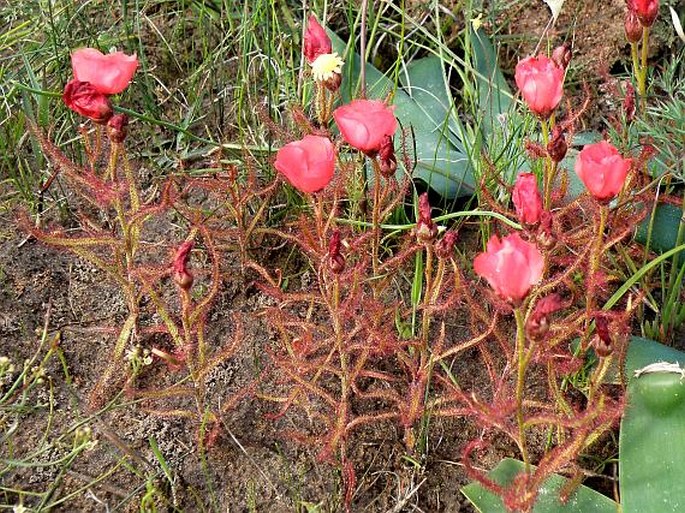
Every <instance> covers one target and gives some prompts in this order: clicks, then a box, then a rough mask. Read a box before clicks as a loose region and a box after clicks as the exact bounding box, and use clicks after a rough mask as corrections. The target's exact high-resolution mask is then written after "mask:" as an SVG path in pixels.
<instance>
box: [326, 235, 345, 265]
mask: <svg viewBox="0 0 685 513" xmlns="http://www.w3.org/2000/svg"><path fill="white" fill-rule="evenodd" d="M341 246H342V244H341V242H340V231H339V230H335V231H334V232H333V234H332V235H331V240H330V242H329V243H328V265H329V266H330V268H331V271H332V272H333V274H340V273H341V272H343V271H344V270H345V257H344V256H343V255H342V253H341V252H340V248H341Z"/></svg>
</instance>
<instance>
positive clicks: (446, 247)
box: [435, 230, 457, 260]
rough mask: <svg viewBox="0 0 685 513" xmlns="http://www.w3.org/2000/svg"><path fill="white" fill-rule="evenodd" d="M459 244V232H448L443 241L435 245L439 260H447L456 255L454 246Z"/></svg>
mask: <svg viewBox="0 0 685 513" xmlns="http://www.w3.org/2000/svg"><path fill="white" fill-rule="evenodd" d="M456 242H457V232H455V231H453V230H448V231H446V232H445V234H444V235H443V236H442V239H440V240H439V241H438V243H437V244H436V245H435V254H436V255H438V258H442V259H443V260H447V259H448V258H451V257H452V255H453V254H454V244H455V243H456Z"/></svg>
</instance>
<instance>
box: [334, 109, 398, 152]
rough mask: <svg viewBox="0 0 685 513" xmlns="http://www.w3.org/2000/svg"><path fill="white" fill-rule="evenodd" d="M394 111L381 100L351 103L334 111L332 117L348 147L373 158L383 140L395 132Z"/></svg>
mask: <svg viewBox="0 0 685 513" xmlns="http://www.w3.org/2000/svg"><path fill="white" fill-rule="evenodd" d="M394 110H395V107H394V106H393V107H388V106H387V105H386V104H385V103H383V102H382V101H380V100H352V101H351V102H350V103H348V104H347V105H343V106H342V107H338V108H337V109H335V110H334V111H333V118H334V119H335V122H336V124H337V125H338V128H339V129H340V133H341V134H342V136H343V138H344V139H345V141H346V142H347V143H348V144H349V145H350V146H353V147H354V148H357V149H358V150H360V151H363V152H364V153H366V154H368V155H375V154H376V153H378V150H380V148H381V146H382V145H383V142H384V140H385V139H386V137H387V136H391V137H392V135H393V134H394V133H395V130H397V119H395V114H394V113H393V111H394Z"/></svg>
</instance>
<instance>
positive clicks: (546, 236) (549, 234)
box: [535, 210, 557, 250]
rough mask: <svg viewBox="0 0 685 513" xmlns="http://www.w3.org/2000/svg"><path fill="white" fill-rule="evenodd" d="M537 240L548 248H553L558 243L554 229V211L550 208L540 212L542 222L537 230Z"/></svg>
mask: <svg viewBox="0 0 685 513" xmlns="http://www.w3.org/2000/svg"><path fill="white" fill-rule="evenodd" d="M535 242H537V244H538V246H540V247H541V248H543V249H546V250H550V249H552V248H553V247H554V245H555V244H556V243H557V240H556V238H555V237H554V233H553V231H552V213H551V212H550V211H549V210H543V212H542V214H540V224H539V225H538V229H537V232H535Z"/></svg>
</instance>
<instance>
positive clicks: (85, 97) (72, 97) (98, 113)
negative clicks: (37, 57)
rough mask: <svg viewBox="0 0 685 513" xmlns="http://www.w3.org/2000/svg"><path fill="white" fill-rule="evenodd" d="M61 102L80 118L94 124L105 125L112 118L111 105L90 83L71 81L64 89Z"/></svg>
mask: <svg viewBox="0 0 685 513" xmlns="http://www.w3.org/2000/svg"><path fill="white" fill-rule="evenodd" d="M62 100H63V101H64V103H65V105H66V106H67V107H69V108H70V109H71V110H73V111H74V112H77V113H78V114H80V115H81V116H85V117H87V118H90V119H92V120H93V121H95V122H96V123H105V122H107V120H108V119H109V118H111V117H112V114H113V112H112V105H111V104H110V102H109V99H108V98H107V96H106V95H104V94H102V93H101V92H99V91H98V90H97V89H96V88H95V87H93V85H91V83H90V82H82V81H80V80H77V79H73V80H71V81H69V82H68V83H67V85H66V86H65V87H64V93H62Z"/></svg>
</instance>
